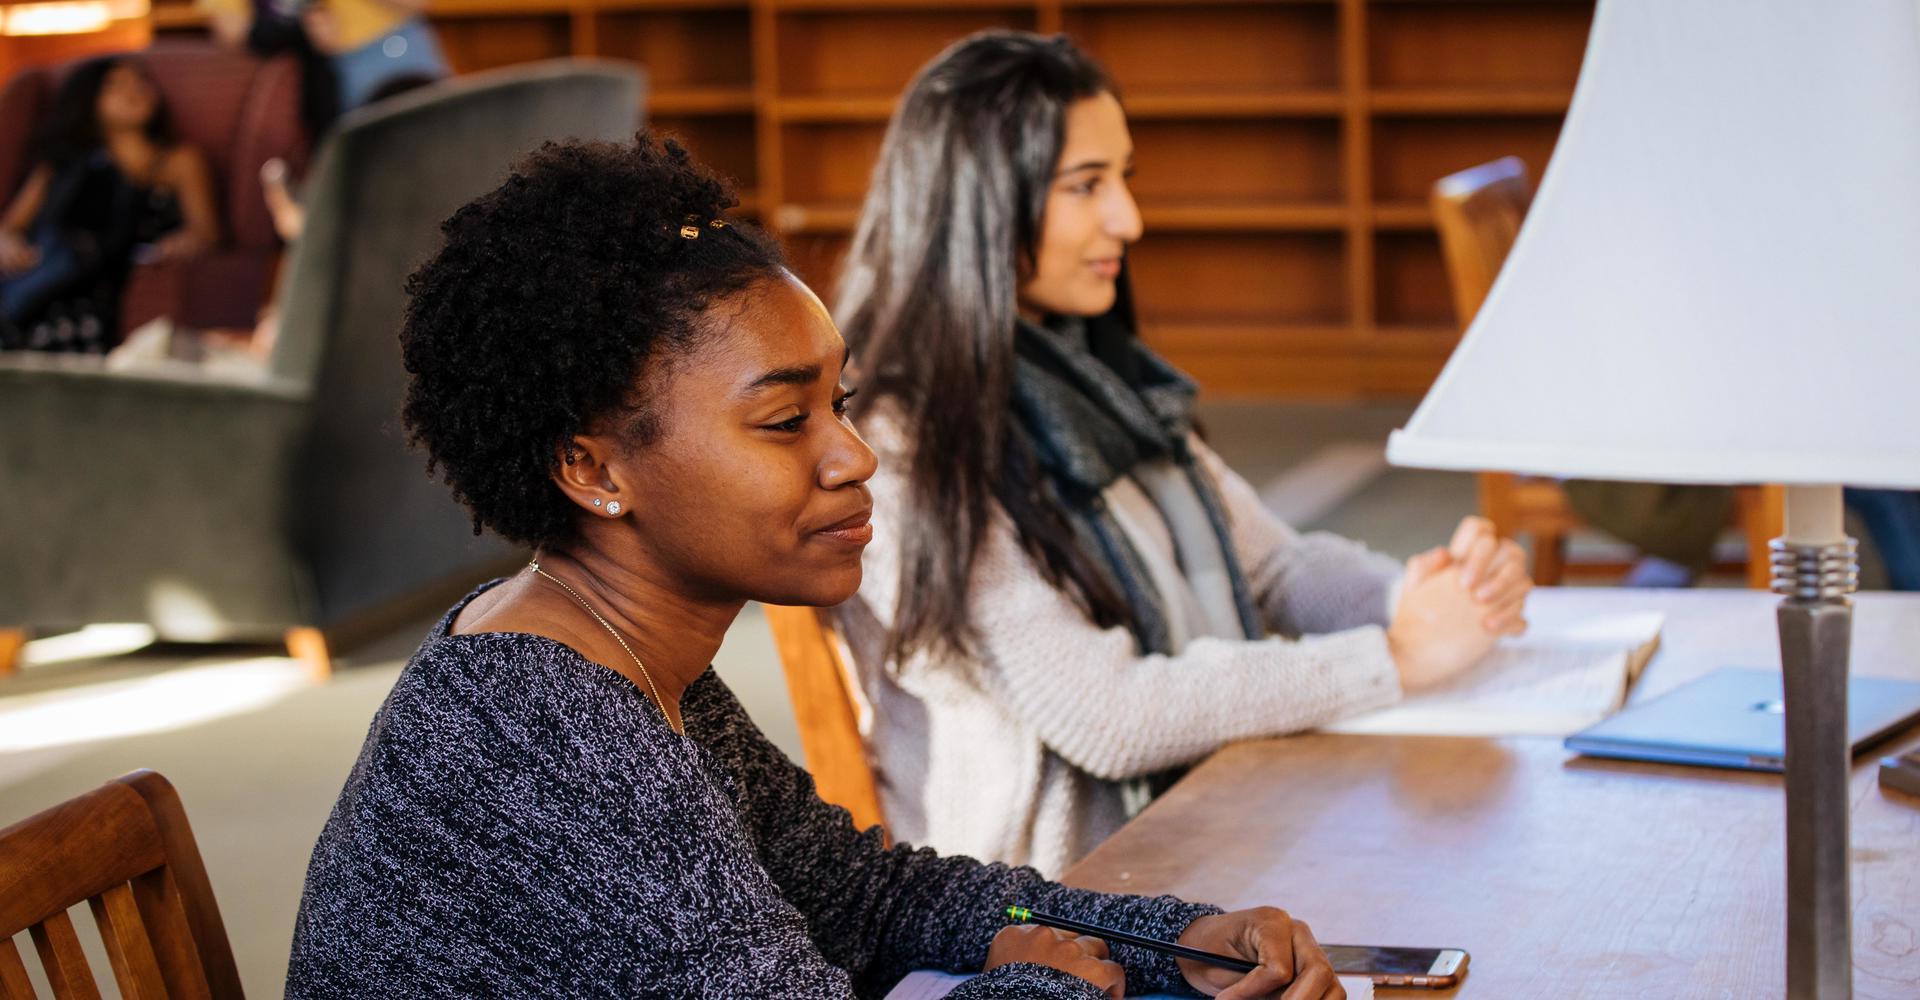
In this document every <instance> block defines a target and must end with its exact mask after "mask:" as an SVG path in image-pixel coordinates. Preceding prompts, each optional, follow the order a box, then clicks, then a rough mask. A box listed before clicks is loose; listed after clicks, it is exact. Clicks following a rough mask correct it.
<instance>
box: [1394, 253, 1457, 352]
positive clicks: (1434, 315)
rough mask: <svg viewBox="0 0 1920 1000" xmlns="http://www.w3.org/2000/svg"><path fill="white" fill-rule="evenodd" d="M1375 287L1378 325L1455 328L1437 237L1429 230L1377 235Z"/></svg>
mask: <svg viewBox="0 0 1920 1000" xmlns="http://www.w3.org/2000/svg"><path fill="white" fill-rule="evenodd" d="M1374 286H1375V293H1376V298H1375V314H1376V315H1377V316H1378V318H1379V323H1380V326H1381V327H1383V328H1417V329H1432V330H1434V331H1436V332H1438V331H1445V330H1450V329H1452V328H1453V327H1454V319H1453V293H1452V291H1451V289H1449V287H1448V285H1447V269H1446V264H1445V262H1444V261H1443V260H1441V257H1440V240H1439V238H1438V237H1436V236H1434V235H1433V234H1432V233H1380V234H1378V235H1376V236H1375V237H1374Z"/></svg>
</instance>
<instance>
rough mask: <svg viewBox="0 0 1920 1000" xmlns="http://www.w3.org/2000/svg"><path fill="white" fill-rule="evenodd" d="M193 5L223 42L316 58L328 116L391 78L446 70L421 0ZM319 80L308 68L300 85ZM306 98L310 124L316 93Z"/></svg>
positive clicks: (213, 0)
mask: <svg viewBox="0 0 1920 1000" xmlns="http://www.w3.org/2000/svg"><path fill="white" fill-rule="evenodd" d="M198 6H199V7H200V8H201V9H203V10H205V11H206V12H207V13H208V15H209V17H210V19H211V21H212V24H213V27H214V34H215V36H216V37H218V38H219V39H220V40H221V41H222V42H223V43H224V44H226V45H228V46H229V47H233V48H239V47H242V46H245V47H247V48H250V49H252V50H254V51H256V52H261V53H262V54H266V53H269V52H273V51H281V50H282V48H290V49H294V50H296V51H300V52H303V53H304V52H316V51H317V52H319V53H321V54H322V55H324V56H325V57H326V62H327V73H326V74H325V75H326V76H330V77H331V81H332V85H333V88H334V89H333V94H332V95H331V96H332V107H331V109H330V110H331V111H332V112H333V113H336V114H344V113H346V112H348V111H351V110H353V109H354V108H357V107H360V106H361V105H364V104H369V103H371V102H373V101H374V100H376V99H378V97H379V96H381V94H382V92H383V91H384V90H386V89H387V87H388V85H389V84H390V83H391V82H392V81H393V80H394V79H396V78H400V77H424V78H426V79H429V80H436V79H439V78H441V77H445V76H448V75H450V74H451V73H452V70H451V69H450V68H449V67H448V65H447V59H446V56H445V55H443V54H442V53H441V51H440V41H439V39H438V38H437V37H436V36H435V35H434V33H433V28H432V26H430V25H429V24H428V23H427V19H426V18H425V17H424V16H422V13H421V12H422V10H423V9H424V8H425V6H426V3H425V0H199V2H198ZM276 46H278V47H276ZM321 79H322V77H321V76H320V75H316V74H314V73H308V74H307V76H306V85H307V86H308V87H309V88H315V87H316V85H317V84H319V83H320V82H321ZM307 103H308V105H309V108H308V112H307V115H308V117H309V119H310V124H311V118H312V115H313V114H314V113H315V112H314V109H315V108H316V107H317V106H318V100H317V95H316V98H313V99H309V101H308V102H307ZM316 138H317V135H316Z"/></svg>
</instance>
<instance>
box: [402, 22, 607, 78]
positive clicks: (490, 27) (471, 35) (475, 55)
mask: <svg viewBox="0 0 1920 1000" xmlns="http://www.w3.org/2000/svg"><path fill="white" fill-rule="evenodd" d="M433 30H434V33H435V34H436V35H438V36H439V38H440V48H441V50H442V51H444V52H445V53H446V56H447V62H448V63H449V64H451V65H452V66H453V70H454V72H456V73H473V72H477V71H479V70H483V69H495V68H498V67H501V66H512V65H514V64H515V63H523V62H534V61H535V60H539V59H559V58H562V57H564V56H566V55H568V54H569V53H570V52H571V51H572V46H573V26H572V24H571V22H570V21H569V20H568V18H567V14H566V12H565V11H561V12H558V13H554V14H513V15H508V14H501V15H494V14H486V15H478V14H476V15H462V16H459V17H441V16H435V17H434V18H433Z"/></svg>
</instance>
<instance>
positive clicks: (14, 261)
mask: <svg viewBox="0 0 1920 1000" xmlns="http://www.w3.org/2000/svg"><path fill="white" fill-rule="evenodd" d="M38 263H40V251H38V250H36V249H34V246H33V244H31V243H28V242H27V240H26V237H24V236H21V235H20V234H19V233H16V232H14V231H13V230H11V229H0V274H17V273H19V272H21V271H25V270H27V269H28V268H31V267H32V266H33V265H35V264H38Z"/></svg>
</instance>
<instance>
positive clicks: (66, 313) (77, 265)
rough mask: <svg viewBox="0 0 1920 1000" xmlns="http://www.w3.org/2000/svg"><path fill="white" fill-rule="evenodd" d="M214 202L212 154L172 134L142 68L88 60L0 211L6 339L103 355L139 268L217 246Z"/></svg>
mask: <svg viewBox="0 0 1920 1000" xmlns="http://www.w3.org/2000/svg"><path fill="white" fill-rule="evenodd" d="M213 204H214V203H213V189H212V183H211V180H210V177H209V173H208V168H207V163H206V158H205V157H204V156H203V155H202V154H201V152H200V151H199V150H198V149H196V148H195V147H193V146H192V145H190V144H188V143H185V142H182V141H180V140H179V138H178V137H177V136H176V134H175V132H174V128H173V119H172V116H171V115H170V114H169V113H168V110H167V107H166V104H165V103H164V102H163V101H162V99H161V97H160V92H159V90H158V89H157V88H156V87H155V86H154V82H153V79H152V78H151V77H150V76H149V74H148V72H147V70H146V68H145V67H144V66H142V65H141V64H140V62H139V61H138V60H137V59H134V58H132V57H129V56H107V57H103V58H100V59H96V60H93V61H91V62H88V63H84V64H82V65H81V66H80V67H79V68H77V69H75V70H74V71H73V73H72V74H71V75H70V76H69V77H68V78H67V81H66V83H65V84H64V85H63V86H62V87H61V89H60V92H59V95H58V97H57V98H56V100H55V103H54V112H53V116H52V119H51V120H50V121H49V122H48V124H47V127H46V129H45V131H44V132H43V134H42V137H41V139H40V142H39V146H38V149H36V150H35V153H34V167H33V168H32V171H31V172H30V173H29V174H28V175H27V180H26V183H25V184H24V185H22V186H21V189H20V192H19V193H18V194H17V195H16V196H15V197H14V199H13V203H12V204H11V205H9V206H8V207H7V210H6V214H5V215H4V216H0V346H5V347H7V348H12V349H22V348H24V349H30V350H46V351H75V352H85V353H103V352H105V351H106V350H107V349H108V348H109V347H112V346H113V344H114V342H115V341H116V340H117V338H118V330H119V309H120V298H121V293H122V292H123V291H124V289H125V287H126V282H127V277H128V274H129V273H130V271H131V270H132V266H133V265H134V264H135V263H136V262H139V263H147V262H156V261H166V260H180V259H185V258H190V257H193V256H196V255H198V254H199V253H201V252H202V251H204V250H206V249H208V248H209V247H211V246H212V245H213V244H214V243H215V242H216V240H217V239H218V236H219V223H218V222H217V221H216V219H215V218H214V207H213Z"/></svg>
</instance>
